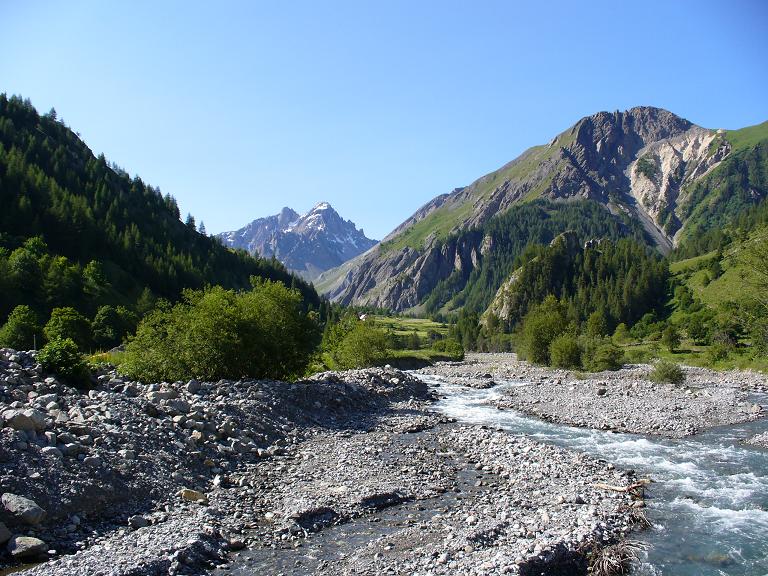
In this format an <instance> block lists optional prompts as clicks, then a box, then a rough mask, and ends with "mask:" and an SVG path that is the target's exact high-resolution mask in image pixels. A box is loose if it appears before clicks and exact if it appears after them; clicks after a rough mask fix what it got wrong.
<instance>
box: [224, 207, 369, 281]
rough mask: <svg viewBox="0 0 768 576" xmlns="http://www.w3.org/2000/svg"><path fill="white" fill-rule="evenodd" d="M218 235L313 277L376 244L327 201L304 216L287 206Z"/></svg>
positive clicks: (231, 243)
mask: <svg viewBox="0 0 768 576" xmlns="http://www.w3.org/2000/svg"><path fill="white" fill-rule="evenodd" d="M218 237H219V238H220V239H221V240H222V241H223V242H224V243H225V244H226V245H227V246H231V247H233V248H242V249H244V250H247V251H248V252H250V253H251V254H259V255H261V256H263V257H265V258H271V257H272V256H274V257H275V258H277V259H278V260H280V261H281V262H282V263H283V264H285V266H286V267H288V269H289V270H291V271H293V272H296V273H298V274H300V275H301V276H303V277H304V278H307V279H310V280H311V279H314V278H316V277H317V276H318V274H320V273H321V272H324V271H325V270H328V269H330V268H334V267H335V266H339V265H340V264H343V263H344V262H346V261H347V260H350V259H351V258H354V257H355V256H357V255H358V254H361V253H363V252H365V251H366V250H369V249H370V248H372V247H373V246H374V245H375V244H376V240H371V239H370V238H367V237H366V236H365V233H364V232H363V231H362V230H358V229H357V227H356V226H355V224H354V223H353V222H352V221H350V220H343V219H342V218H341V216H339V214H338V213H337V212H336V210H334V209H333V208H332V207H331V205H330V204H328V203H327V202H321V203H320V204H318V205H317V206H315V207H314V208H312V210H310V211H309V212H307V213H306V214H303V215H299V214H297V213H296V212H295V211H294V210H292V209H291V208H287V207H286V208H283V209H282V211H281V212H280V214H275V215H274V216H269V217H267V218H259V219H257V220H254V221H253V222H251V223H250V224H248V225H247V226H245V227H243V228H240V229H239V230H235V231H233V232H223V233H221V234H219V235H218Z"/></svg>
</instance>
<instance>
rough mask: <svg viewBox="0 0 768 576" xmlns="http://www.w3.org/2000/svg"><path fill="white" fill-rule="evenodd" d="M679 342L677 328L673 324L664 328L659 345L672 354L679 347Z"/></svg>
mask: <svg viewBox="0 0 768 576" xmlns="http://www.w3.org/2000/svg"><path fill="white" fill-rule="evenodd" d="M681 341H682V339H681V337H680V332H678V330H677V327H676V326H675V325H674V324H670V325H669V326H667V327H666V328H664V331H663V332H662V333H661V344H662V346H665V347H666V348H667V350H669V351H670V352H674V351H675V349H676V348H677V347H678V346H680V342H681Z"/></svg>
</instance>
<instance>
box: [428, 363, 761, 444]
mask: <svg viewBox="0 0 768 576" xmlns="http://www.w3.org/2000/svg"><path fill="white" fill-rule="evenodd" d="M651 369H652V367H651V366H649V365H628V366H626V367H624V368H622V369H621V370H618V371H615V372H600V373H596V374H581V373H575V372H572V371H568V370H556V369H551V368H544V367H538V366H533V365H531V364H529V363H527V362H523V361H519V360H517V358H516V356H515V355H514V354H471V355H468V357H467V360H466V361H465V362H464V363H461V364H440V365H437V366H433V367H430V368H425V369H422V370H421V371H420V372H421V373H423V374H428V375H438V376H442V377H445V378H448V379H449V381H451V382H454V383H460V384H464V385H467V386H472V387H479V388H487V387H490V386H494V385H496V384H497V383H501V382H504V383H508V382H513V383H516V384H520V385H519V386H511V387H506V388H505V389H504V390H503V392H501V393H500V395H499V396H498V397H497V398H496V399H495V400H493V402H494V404H495V405H496V406H497V407H498V408H499V409H502V410H503V409H514V410H518V411H520V412H523V413H525V414H529V415H531V416H535V417H537V418H541V419H544V420H547V421H551V422H557V423H560V424H569V425H573V426H580V427H585V428H595V429H600V430H614V431H619V432H630V433H637V434H655V435H662V436H666V437H683V436H688V435H692V434H695V433H697V432H698V431H700V430H703V429H706V428H711V427H713V426H719V425H724V424H735V423H739V422H746V421H750V420H755V419H757V418H760V417H762V416H764V414H763V411H762V410H761V408H760V406H759V405H758V404H755V403H754V402H751V401H750V400H749V396H750V394H752V393H756V392H766V391H768V377H766V376H765V375H764V374H760V373H756V372H745V371H731V372H715V371H713V370H707V369H704V368H693V367H683V369H684V371H685V374H686V381H685V383H684V384H683V385H680V386H675V385H671V384H657V383H655V382H651V381H650V380H649V379H648V375H649V373H650V371H651Z"/></svg>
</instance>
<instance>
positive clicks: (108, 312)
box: [91, 306, 136, 349]
mask: <svg viewBox="0 0 768 576" xmlns="http://www.w3.org/2000/svg"><path fill="white" fill-rule="evenodd" d="M91 326H92V327H93V340H94V342H95V343H96V345H97V346H98V347H99V348H101V349H109V348H114V347H115V346H117V345H119V344H120V343H121V342H122V341H123V338H124V337H125V336H126V335H127V334H128V333H130V332H132V331H133V330H134V329H135V328H136V315H135V314H134V313H133V312H131V311H130V310H128V309H127V308H125V307H124V306H118V307H117V308H115V307H114V306H102V307H100V308H99V310H98V311H97V312H96V316H94V318H93V322H92V323H91Z"/></svg>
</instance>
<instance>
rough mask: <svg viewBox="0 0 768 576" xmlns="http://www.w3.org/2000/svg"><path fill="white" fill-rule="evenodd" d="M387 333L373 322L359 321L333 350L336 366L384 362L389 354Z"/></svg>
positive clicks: (344, 366) (359, 366)
mask: <svg viewBox="0 0 768 576" xmlns="http://www.w3.org/2000/svg"><path fill="white" fill-rule="evenodd" d="M387 344H388V343H387V334H386V332H384V331H383V330H381V329H380V328H377V327H376V326H375V325H374V324H372V323H371V322H357V323H356V324H354V325H353V326H352V328H351V329H350V330H349V331H348V332H347V333H346V334H345V335H344V337H343V338H342V339H341V342H339V345H338V347H337V348H336V349H335V350H334V351H333V354H332V356H333V359H334V362H335V368H339V369H344V370H347V369H350V368H364V367H367V366H376V365H378V364H383V363H384V362H385V361H386V359H387V357H388V356H389V347H388V346H387Z"/></svg>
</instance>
